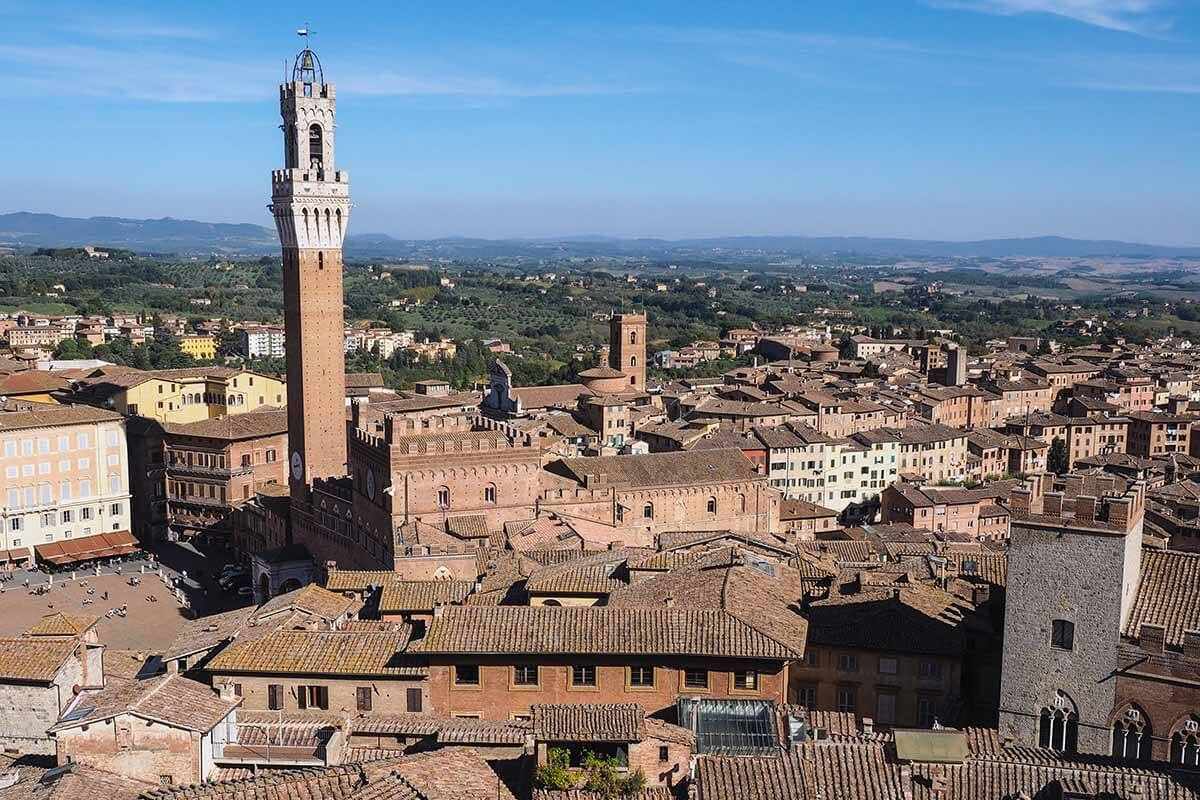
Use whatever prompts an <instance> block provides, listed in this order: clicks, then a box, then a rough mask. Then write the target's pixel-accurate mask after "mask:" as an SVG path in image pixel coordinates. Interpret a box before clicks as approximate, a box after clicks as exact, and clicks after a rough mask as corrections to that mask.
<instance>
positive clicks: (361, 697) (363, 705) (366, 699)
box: [358, 686, 371, 711]
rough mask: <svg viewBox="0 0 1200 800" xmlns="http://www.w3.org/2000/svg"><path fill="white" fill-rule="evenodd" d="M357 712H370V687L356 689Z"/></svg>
mask: <svg viewBox="0 0 1200 800" xmlns="http://www.w3.org/2000/svg"><path fill="white" fill-rule="evenodd" d="M358 710H359V711H370V710H371V687H370V686H360V687H358Z"/></svg>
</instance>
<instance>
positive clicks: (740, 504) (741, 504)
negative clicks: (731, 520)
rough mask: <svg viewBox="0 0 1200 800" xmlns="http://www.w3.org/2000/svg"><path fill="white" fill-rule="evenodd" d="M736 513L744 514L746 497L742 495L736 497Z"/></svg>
mask: <svg viewBox="0 0 1200 800" xmlns="http://www.w3.org/2000/svg"><path fill="white" fill-rule="evenodd" d="M737 513H739V514H745V513H746V495H744V494H739V495H738V496H737Z"/></svg>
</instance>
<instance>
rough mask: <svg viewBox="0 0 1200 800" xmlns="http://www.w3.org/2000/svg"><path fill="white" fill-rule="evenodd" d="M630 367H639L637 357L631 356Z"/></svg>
mask: <svg viewBox="0 0 1200 800" xmlns="http://www.w3.org/2000/svg"><path fill="white" fill-rule="evenodd" d="M629 366H631V367H636V366H637V356H630V357H629Z"/></svg>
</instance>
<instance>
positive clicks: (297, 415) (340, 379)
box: [271, 47, 350, 499]
mask: <svg viewBox="0 0 1200 800" xmlns="http://www.w3.org/2000/svg"><path fill="white" fill-rule="evenodd" d="M279 110H280V113H281V114H282V115H283V125H282V128H283V158H284V168H283V169H277V170H274V171H273V172H272V173H271V211H272V213H273V214H274V215H275V227H276V229H277V230H278V231H279V241H280V243H281V244H282V245H283V297H284V323H285V326H286V334H287V343H286V355H287V398H288V443H289V447H290V449H291V454H290V457H289V465H288V466H289V474H290V475H291V486H292V497H293V499H300V498H303V497H304V496H305V493H306V491H307V487H308V486H309V485H310V484H311V482H312V480H313V479H314V478H326V477H334V476H340V475H344V474H345V471H346V406H345V404H346V375H345V362H344V360H343V359H344V355H343V353H344V348H343V338H344V337H343V320H342V302H343V300H342V239H343V237H344V235H345V232H346V223H347V222H348V221H349V216H350V189H349V176H348V175H347V174H346V173H345V172H338V171H336V170H335V169H334V161H333V157H334V146H333V132H334V123H333V118H334V112H335V110H336V103H335V101H334V87H333V84H332V83H326V82H325V76H324V74H323V72H322V70H321V62H320V61H319V60H318V59H317V56H316V54H315V53H314V52H313V51H312V50H310V49H309V48H308V47H305V48H304V50H302V51H301V52H300V54H299V55H298V56H296V61H295V64H294V66H293V68H292V80H291V82H290V83H285V84H282V85H281V86H280V87H279Z"/></svg>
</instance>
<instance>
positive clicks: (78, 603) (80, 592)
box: [0, 573, 185, 652]
mask: <svg viewBox="0 0 1200 800" xmlns="http://www.w3.org/2000/svg"><path fill="white" fill-rule="evenodd" d="M139 577H140V578H141V579H142V583H141V585H140V586H130V585H128V583H127V582H128V580H129V575H101V576H95V575H91V576H86V580H87V586H80V580H84V579H85V576H83V575H82V574H81V575H80V578H79V580H69V575H68V576H55V579H54V587H53V588H52V589H51V590H50V593H49V594H43V595H34V594H30V591H29V590H28V589H26V588H24V587H23V586H21V585H20V583H19V582H18V583H15V584H14V583H5V584H4V591H3V592H2V593H0V636H17V635H19V634H21V633H22V632H23V631H25V630H27V629H28V628H29V627H30V626H31V625H32V624H33V623H34V622H36V621H37V620H38V619H40V618H41V617H42V616H44V615H46V614H49V613H52V612H55V611H66V612H70V613H76V614H79V613H83V614H94V615H96V616H98V617H100V625H99V633H100V641H101V642H103V643H104V644H106V645H107V646H108V647H110V648H112V649H114V650H146V651H149V652H162V650H163V649H164V648H165V647H166V646H167V645H168V644H170V642H171V640H172V639H173V638H174V637H175V634H176V632H178V630H179V624H180V622H182V621H183V620H184V619H185V617H184V611H183V609H182V608H180V606H179V603H178V602H176V600H175V596H174V594H173V593H172V592H171V590H170V589H168V588H167V587H166V586H164V585H163V582H162V579H161V578H159V577H158V575H157V574H155V573H147V574H146V575H140V576H139ZM88 589H95V590H96V593H95V594H90V595H89V594H88V593H87V590H88ZM103 592H108V599H107V600H104V599H102V597H101V595H102V593H103ZM148 595H150V596H154V597H156V598H158V602H156V603H152V602H150V601H149V600H147V599H146V597H147V596H148ZM85 599H87V600H93V601H94V602H93V603H92V604H90V605H86V606H85V605H84V604H83V601H84V600H85ZM122 604H125V605H126V606H127V616H125V617H119V616H116V615H114V616H113V617H112V618H106V617H105V616H104V615H105V612H107V611H108V610H109V609H110V608H119V607H120V606H121V605H122Z"/></svg>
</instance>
